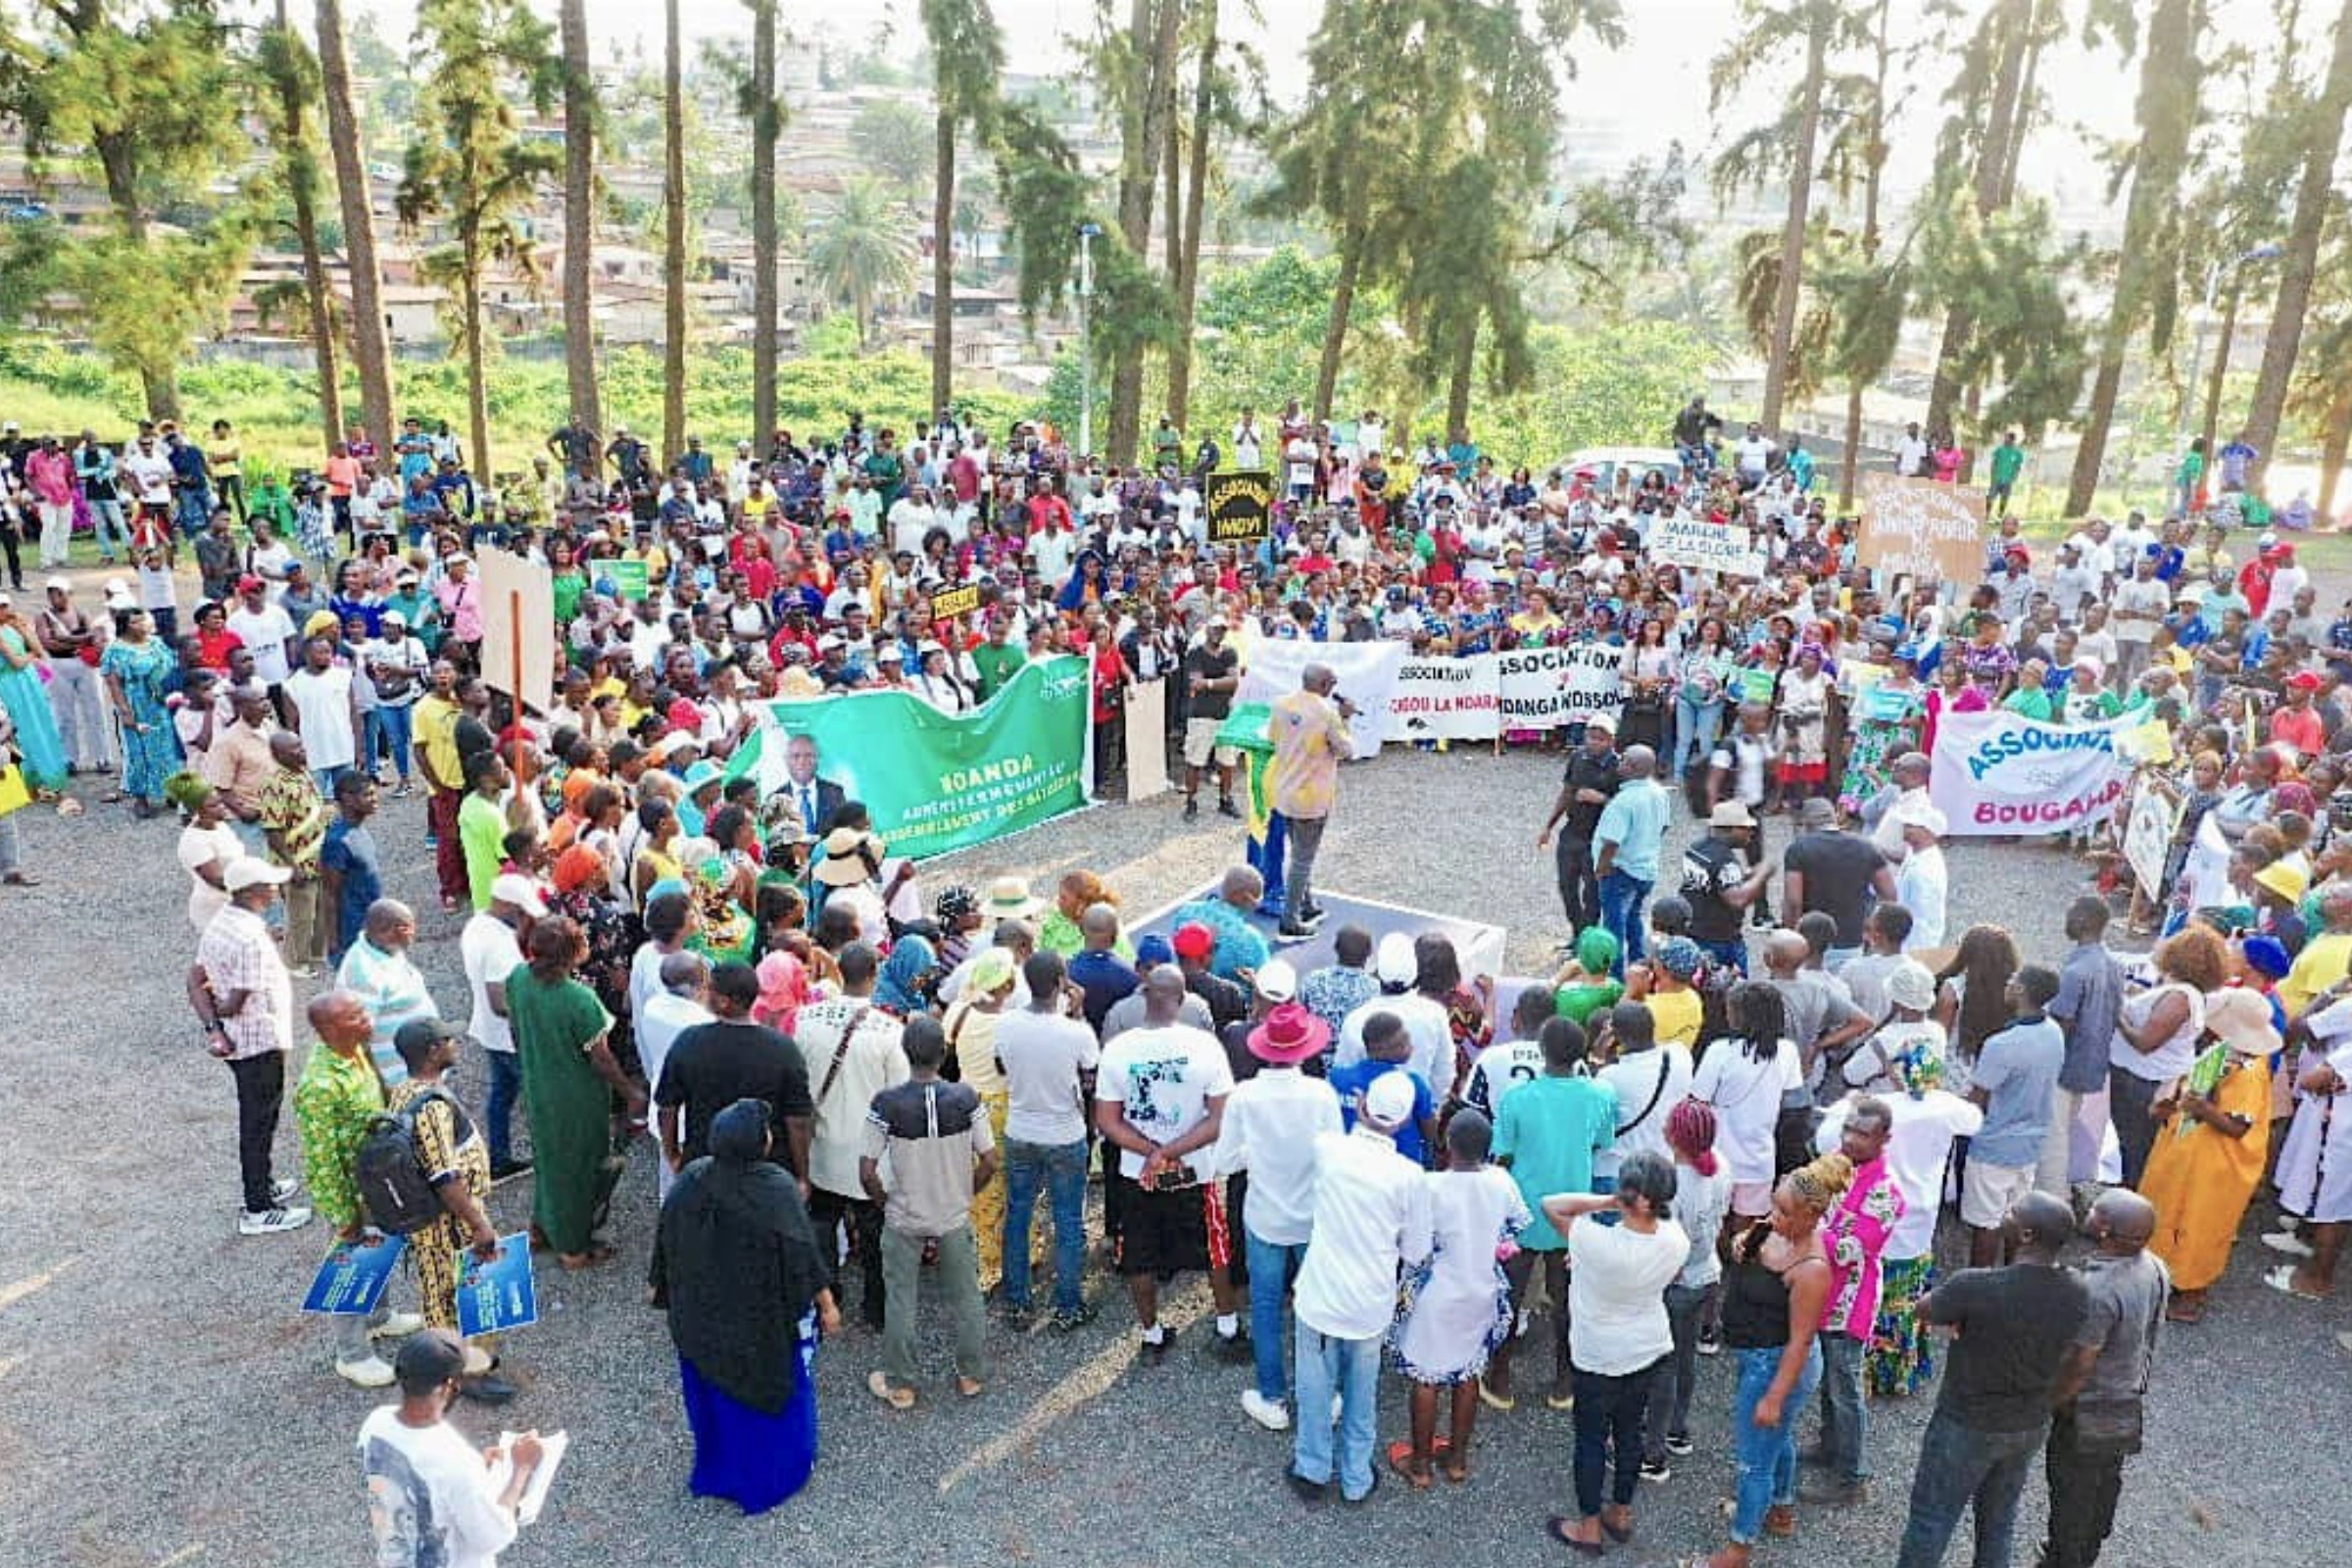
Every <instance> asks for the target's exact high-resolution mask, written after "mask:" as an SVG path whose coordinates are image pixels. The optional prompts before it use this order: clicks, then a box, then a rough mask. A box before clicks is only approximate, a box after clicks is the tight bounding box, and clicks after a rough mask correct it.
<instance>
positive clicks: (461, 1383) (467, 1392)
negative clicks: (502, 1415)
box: [458, 1372, 515, 1404]
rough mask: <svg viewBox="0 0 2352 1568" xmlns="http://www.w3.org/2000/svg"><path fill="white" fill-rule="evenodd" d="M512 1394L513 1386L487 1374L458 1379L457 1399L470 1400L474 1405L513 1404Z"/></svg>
mask: <svg viewBox="0 0 2352 1568" xmlns="http://www.w3.org/2000/svg"><path fill="white" fill-rule="evenodd" d="M458 1397H460V1398H461V1399H471V1400H472V1401H473V1402H474V1403H476V1404H513V1403H514V1402H515V1385H514V1384H512V1383H509V1382H508V1381H507V1380H506V1379H505V1378H501V1377H492V1376H491V1375H490V1374H489V1373H487V1372H485V1373H483V1374H481V1375H480V1376H479V1377H466V1378H460V1379H458Z"/></svg>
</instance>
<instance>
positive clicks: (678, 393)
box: [662, 0, 686, 463]
mask: <svg viewBox="0 0 2352 1568" xmlns="http://www.w3.org/2000/svg"><path fill="white" fill-rule="evenodd" d="M662 12H663V16H662V33H663V37H662V454H663V456H664V457H665V458H666V459H667V460H668V461H669V462H672V463H674V462H676V461H677V460H678V458H679V457H680V456H682V455H683V454H684V453H685V451H686V42H685V36H684V33H683V31H682V29H681V27H680V25H679V20H678V0H667V3H666V4H664V5H663V7H662Z"/></svg>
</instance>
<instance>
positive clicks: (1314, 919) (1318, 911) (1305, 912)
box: [1299, 899, 1323, 925]
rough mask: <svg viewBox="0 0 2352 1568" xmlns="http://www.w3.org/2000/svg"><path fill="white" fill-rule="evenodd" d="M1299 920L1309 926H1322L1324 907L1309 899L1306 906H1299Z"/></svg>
mask: <svg viewBox="0 0 2352 1568" xmlns="http://www.w3.org/2000/svg"><path fill="white" fill-rule="evenodd" d="M1299 919H1301V920H1304V921H1305V922H1306V923H1307V924H1308V925H1321V924H1322V923H1323V906H1321V905H1320V904H1317V903H1315V902H1314V901H1313V900H1312V899H1309V900H1308V901H1307V902H1306V903H1305V904H1303V905H1301V906H1299Z"/></svg>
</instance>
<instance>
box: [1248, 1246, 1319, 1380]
mask: <svg viewBox="0 0 2352 1568" xmlns="http://www.w3.org/2000/svg"><path fill="white" fill-rule="evenodd" d="M1242 1241H1243V1244H1244V1246H1245V1247H1246V1248H1247V1249H1248V1253H1249V1265H1250V1352H1251V1353H1252V1354H1253V1355H1255V1356H1256V1358H1257V1393H1258V1397H1260V1398H1264V1399H1272V1400H1273V1401H1274V1402H1275V1403H1276V1404H1280V1403H1281V1402H1282V1400H1283V1397H1285V1396H1286V1395H1287V1394H1288V1393H1289V1392H1290V1389H1289V1387H1288V1385H1287V1384H1286V1383H1285V1382H1284V1381H1283V1376H1282V1299H1283V1297H1285V1296H1286V1295H1288V1294H1289V1293H1290V1289H1291V1282H1292V1281H1294V1280H1296V1279H1297V1278H1298V1277H1299V1265H1300V1264H1301V1263H1304V1262H1305V1261H1306V1244H1305V1243H1304V1242H1299V1243H1298V1244H1296V1245H1295V1246H1290V1245H1285V1244H1283V1243H1281V1242H1265V1241H1260V1240H1258V1236H1257V1233H1256V1232H1255V1231H1253V1230H1251V1229H1250V1227H1249V1226H1248V1225H1244V1226H1243V1227H1242ZM1300 1375H1301V1376H1304V1374H1303V1373H1302V1374H1300Z"/></svg>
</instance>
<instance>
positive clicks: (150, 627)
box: [98, 610, 180, 820]
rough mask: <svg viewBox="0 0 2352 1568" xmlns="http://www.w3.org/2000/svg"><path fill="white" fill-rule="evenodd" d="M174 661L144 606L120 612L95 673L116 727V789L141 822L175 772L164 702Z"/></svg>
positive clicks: (159, 802) (174, 745)
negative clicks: (119, 624)
mask: <svg viewBox="0 0 2352 1568" xmlns="http://www.w3.org/2000/svg"><path fill="white" fill-rule="evenodd" d="M177 666H178V661H177V660H176V659H174V658H173V657H172V650H171V649H169V648H166V647H165V646H164V645H163V643H162V642H161V641H159V640H158V639H157V637H156V635H155V622H154V620H153V619H152V618H150V617H149V615H148V613H147V612H145V611H144V610H131V611H125V612H123V629H122V631H121V633H120V634H119V635H118V636H117V637H116V638H115V640H114V641H113V642H111V643H109V644H107V645H106V653H105V655H104V656H103V657H101V658H100V659H99V661H98V673H99V674H100V675H101V676H102V677H103V678H104V679H105V681H106V692H107V700H108V702H109V703H110V704H111V705H112V706H113V708H114V711H115V716H116V718H117V719H119V720H120V721H121V723H122V727H123V789H122V793H123V795H127V796H129V797H130V801H131V807H130V809H131V810H132V811H133V812H134V813H135V814H136V815H138V816H139V817H140V818H141V819H142V820H144V819H145V818H147V817H150V816H153V815H154V814H155V813H156V812H157V811H159V810H161V809H163V800H164V780H165V779H167V778H170V777H171V776H172V774H173V773H175V772H177V771H178V770H179V755H180V754H179V735H178V732H177V731H176V730H175V729H174V728H173V726H172V712H171V710H170V709H168V708H166V707H165V706H164V700H165V698H166V697H168V696H169V695H170V694H171V684H172V671H173V670H174V669H175V668H177Z"/></svg>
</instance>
